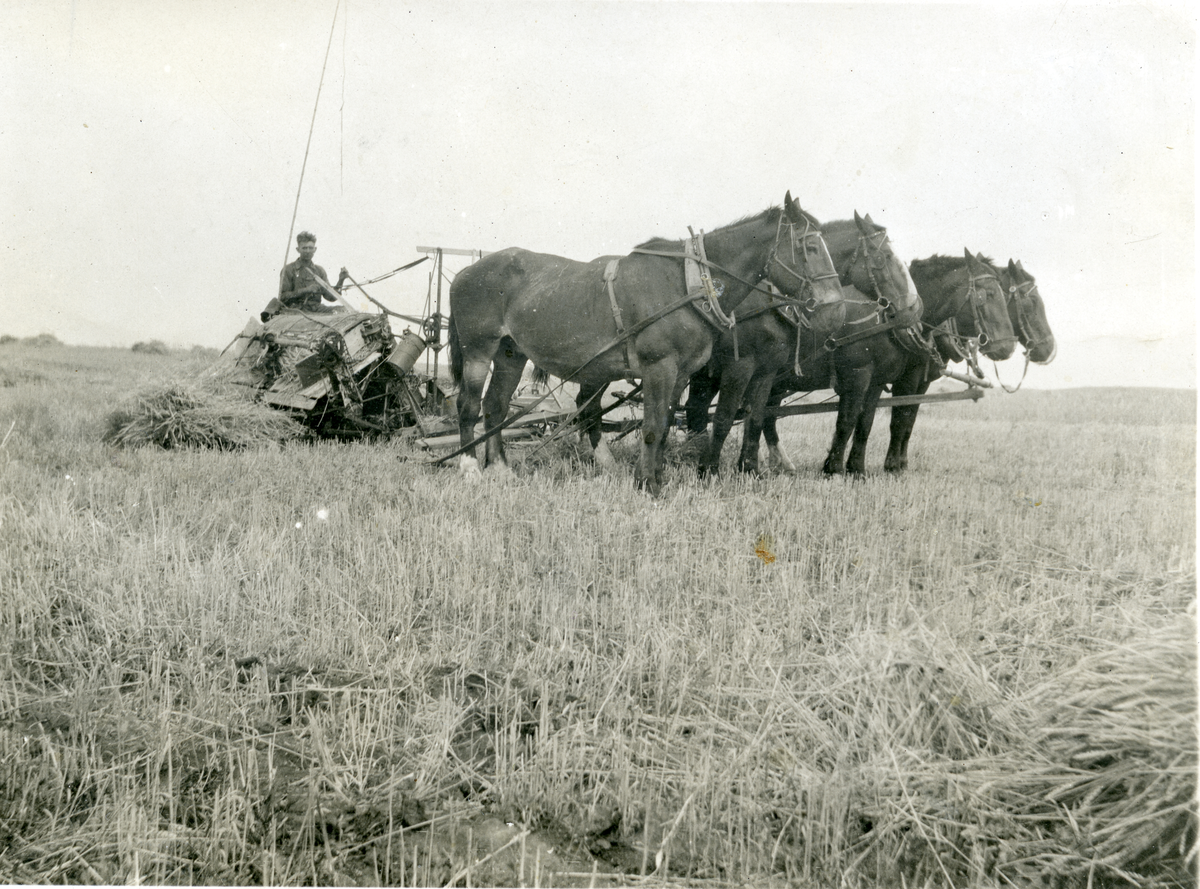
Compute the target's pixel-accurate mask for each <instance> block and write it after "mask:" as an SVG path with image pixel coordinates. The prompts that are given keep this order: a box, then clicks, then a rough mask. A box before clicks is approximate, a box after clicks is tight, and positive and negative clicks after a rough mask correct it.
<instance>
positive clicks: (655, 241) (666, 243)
mask: <svg viewBox="0 0 1200 889" xmlns="http://www.w3.org/2000/svg"><path fill="white" fill-rule="evenodd" d="M782 212H783V208H782V207H780V206H779V205H778V204H772V205H771V206H770V207H767V209H765V210H763V211H761V212H759V213H748V214H747V215H745V216H743V217H742V218H741V219H736V220H734V221H733V222H731V223H729V224H728V225H722V226H721V227H720V229H713V231H720V230H722V229H727V228H736V227H737V226H739V225H745V224H746V223H748V222H759V221H761V220H762V219H764V218H765V217H767V216H770V215H772V214H776V215H777V214H780V213H782ZM800 212H801V213H804V215H805V216H808V218H809V219H811V220H812V222H813V224H814V225H819V224H820V223H818V222H817V220H816V219H814V218H813V217H812V216H811V215H810V214H809V213H807V212H806V211H804V210H801V211H800ZM682 243H683V238H675V239H674V240H672V239H670V238H651V239H650V240H649V241H645V242H644V243H641V244H638V245H637V248H636V249H638V250H664V249H666V248H668V247H678V246H679V245H680V244H682Z"/></svg>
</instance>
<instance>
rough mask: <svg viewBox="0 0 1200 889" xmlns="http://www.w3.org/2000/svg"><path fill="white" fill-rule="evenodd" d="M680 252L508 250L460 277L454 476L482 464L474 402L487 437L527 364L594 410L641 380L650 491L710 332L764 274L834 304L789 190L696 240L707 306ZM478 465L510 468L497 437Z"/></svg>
mask: <svg viewBox="0 0 1200 889" xmlns="http://www.w3.org/2000/svg"><path fill="white" fill-rule="evenodd" d="M685 254H689V255H690V251H687V250H685V245H684V243H683V242H682V241H665V240H653V241H649V242H647V243H646V244H643V245H642V246H640V247H639V248H637V249H635V250H634V251H633V252H632V253H630V254H629V255H627V256H623V257H620V258H619V260H617V258H616V257H601V258H599V259H595V260H592V261H591V262H576V261H574V260H570V259H564V258H562V257H559V256H551V255H548V254H542V253H531V252H530V251H528V250H522V249H520V248H516V247H510V248H508V249H507V250H501V251H499V252H498V253H493V254H491V255H489V256H486V257H484V258H483V259H481V260H479V261H478V262H476V263H474V264H473V265H471V266H469V267H468V268H466V269H464V270H463V271H462V272H461V273H460V274H459V275H458V277H457V278H455V280H454V284H453V285H452V286H451V288H450V358H451V370H452V372H453V374H454V378H455V380H456V381H458V382H459V383H460V384H461V388H460V392H459V396H458V422H459V435H460V439H461V442H462V446H463V458H462V460H461V463H460V465H461V467H462V469H463V470H464V471H466V472H477V471H478V468H479V464H478V462H477V461H476V458H475V453H474V451H475V448H474V446H473V442H472V439H473V436H474V430H475V424H476V422H477V421H478V419H479V413H480V402H481V399H482V401H483V413H484V425H485V427H486V429H488V430H492V429H495V427H496V426H497V425H498V424H500V423H501V422H502V421H503V420H504V419H505V417H506V415H507V413H508V407H509V402H510V400H511V398H512V393H513V391H514V389H515V388H516V386H517V383H518V382H519V380H520V377H521V373H522V371H523V370H524V368H525V364H526V361H527V360H530V359H532V360H533V362H534V364H535V365H536V366H537V367H539V368H541V369H542V370H544V371H546V372H547V373H550V374H553V375H554V376H557V377H559V378H561V379H563V380H564V381H566V380H571V381H574V382H577V383H579V385H580V393H581V396H582V394H583V393H584V392H585V391H586V392H589V393H595V394H596V398H595V401H597V402H598V401H599V397H598V393H599V392H600V391H602V390H603V388H604V387H605V386H607V384H608V383H609V382H611V381H613V380H619V379H622V378H626V379H634V378H637V379H640V380H641V382H642V388H643V411H644V413H643V421H642V447H641V457H640V461H639V464H638V468H637V473H636V476H637V480H638V483H639V484H640V485H642V486H644V487H646V488H648V489H649V491H650V492H651V493H652V494H655V495H657V494H658V493H659V492H660V490H661V488H662V484H663V447H664V444H665V440H666V437H667V431H668V424H669V419H670V416H671V414H672V412H673V407H674V405H675V404H676V403H677V402H678V399H679V395H680V392H681V391H682V389H683V387H684V385H686V383H687V379H688V377H689V376H690V375H691V374H692V372H693V371H695V370H696V369H697V368H699V367H701V366H702V365H703V364H704V363H705V362H706V361H707V360H708V357H709V354H710V353H711V351H712V345H713V340H714V339H715V337H716V336H717V335H718V330H719V329H722V327H723V325H724V324H725V323H726V321H727V319H729V318H730V317H731V315H732V314H733V313H734V310H735V309H736V308H737V307H738V306H739V305H740V304H741V302H742V301H743V300H744V299H745V298H746V297H747V296H748V295H749V294H750V292H751V291H752V290H754V289H755V288H756V287H757V286H758V284H759V282H760V281H762V280H764V279H767V280H769V281H770V282H771V283H772V284H774V285H775V286H776V287H777V288H778V289H779V290H780V291H782V292H783V293H784V294H785V295H787V296H788V297H789V298H791V299H793V300H797V301H800V302H802V303H803V305H804V307H805V308H806V309H807V310H808V311H809V312H810V313H816V314H819V312H820V309H821V307H823V306H829V305H836V304H837V303H838V302H839V301H840V299H841V291H840V288H839V286H838V281H837V274H836V272H835V271H834V268H833V263H832V260H831V258H830V255H829V251H828V249H827V248H826V246H825V242H824V240H823V238H822V237H821V233H820V230H819V229H818V228H817V226H816V224H815V220H813V219H812V217H810V216H808V215H807V214H806V213H805V212H804V211H803V210H801V209H800V206H799V205H798V204H797V203H796V201H795V200H793V199H792V196H791V193H790V192H789V193H788V195H787V196H786V197H785V199H784V205H783V207H782V208H781V207H771V208H769V209H767V210H765V211H763V212H762V213H759V214H757V215H754V216H749V217H747V218H745V219H741V220H739V221H737V222H734V223H732V224H731V225H727V226H725V227H723V228H719V229H716V230H715V231H712V232H710V233H708V234H707V235H705V236H704V241H703V254H704V255H703V256H702V257H701V259H702V261H703V262H702V264H703V265H704V271H705V272H707V274H708V275H709V276H710V278H711V287H706V288H705V290H707V291H708V293H709V295H710V300H711V301H710V302H709V303H707V304H701V305H698V301H700V300H702V299H703V295H702V293H701V291H698V290H689V289H688V286H687V283H686V275H685V268H684V257H685ZM606 279H607V280H606ZM814 323H817V324H818V326H819V322H814ZM489 370H490V372H491V382H490V383H489V384H488V386H487V396H486V399H484V398H483V390H484V383H485V381H486V380H487V377H488V372H489ZM589 431H590V430H589ZM485 434H486V433H485ZM486 462H487V463H488V464H490V465H496V466H500V467H505V466H506V465H507V464H506V462H505V458H504V444H503V439H502V437H501V436H499V435H492V436H491V437H490V438H488V441H487V449H486Z"/></svg>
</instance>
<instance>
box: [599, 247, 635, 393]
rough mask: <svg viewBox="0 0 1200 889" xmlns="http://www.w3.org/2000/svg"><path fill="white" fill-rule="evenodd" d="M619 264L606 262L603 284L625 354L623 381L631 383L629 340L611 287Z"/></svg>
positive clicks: (618, 261) (631, 367) (612, 260)
mask: <svg viewBox="0 0 1200 889" xmlns="http://www.w3.org/2000/svg"><path fill="white" fill-rule="evenodd" d="M620 264H621V260H620V259H610V260H609V261H608V264H607V265H606V266H604V284H605V286H606V287H607V289H608V304H609V305H610V306H612V313H613V321H615V322H616V324H617V338H618V339H619V340H620V341H621V348H622V349H623V350H624V352H625V379H626V380H628V381H629V382H630V383H632V382H633V365H631V364H630V363H629V339H630V338H629V337H628V336H626V334H625V319H624V318H623V317H622V316H621V306H620V305H619V304H618V303H617V293H616V290H615V289H614V286H613V282H614V281H616V280H617V267H618V266H619V265H620Z"/></svg>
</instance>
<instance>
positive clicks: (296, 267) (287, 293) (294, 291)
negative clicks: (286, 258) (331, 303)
mask: <svg viewBox="0 0 1200 889" xmlns="http://www.w3.org/2000/svg"><path fill="white" fill-rule="evenodd" d="M314 274H315V275H316V276H317V277H319V278H320V279H321V280H322V281H324V282H325V283H326V284H328V283H329V276H328V275H326V274H325V269H323V268H321V267H320V266H319V265H317V264H316V263H315V262H305V261H304V259H303V258H301V259H297V260H296V261H295V262H290V263H288V264H287V265H285V266H284V267H283V273H282V274H281V275H280V279H279V301H280V302H281V303H283V304H284V305H285V306H287V307H289V308H292V309H308V310H310V311H311V310H314V309H319V308H320V307H321V297H322V296H324V297H325V298H326V299H330V300H331V299H332V297H330V296H328V295H327V294H326V293H325V291H324V289H322V287H321V285H320V284H318V283H316V281H315V280H314V279H313V275H314Z"/></svg>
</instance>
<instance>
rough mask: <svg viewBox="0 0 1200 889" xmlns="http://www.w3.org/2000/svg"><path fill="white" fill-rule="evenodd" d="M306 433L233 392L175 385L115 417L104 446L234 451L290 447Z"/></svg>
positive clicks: (139, 398)
mask: <svg viewBox="0 0 1200 889" xmlns="http://www.w3.org/2000/svg"><path fill="white" fill-rule="evenodd" d="M305 431H306V430H305V427H304V426H303V425H301V424H300V423H298V422H297V421H295V420H293V419H292V418H291V417H289V416H288V415H287V414H285V413H283V412H281V411H278V410H275V409H274V408H271V407H268V406H266V405H263V404H258V403H255V402H253V401H251V400H250V399H248V398H247V397H246V396H245V395H242V394H240V393H238V392H237V391H235V390H233V389H232V387H223V388H222V387H219V386H216V385H215V384H214V385H213V386H212V387H209V388H201V387H198V386H195V385H187V384H183V383H171V384H168V385H166V386H163V387H161V388H158V389H149V390H145V391H143V392H141V393H139V394H138V395H136V396H134V398H133V399H132V400H131V402H130V403H129V404H127V405H124V406H122V407H120V408H118V409H117V410H115V411H113V412H112V413H111V414H109V416H108V428H107V431H106V432H105V434H104V440H105V441H106V442H108V443H110V444H115V445H122V446H136V445H144V444H154V445H158V446H159V447H162V448H183V447H203V448H219V449H232V448H243V447H250V446H253V445H261V444H266V443H268V442H281V441H286V440H288V439H292V438H297V437H299V436H301V435H304V434H305Z"/></svg>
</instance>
